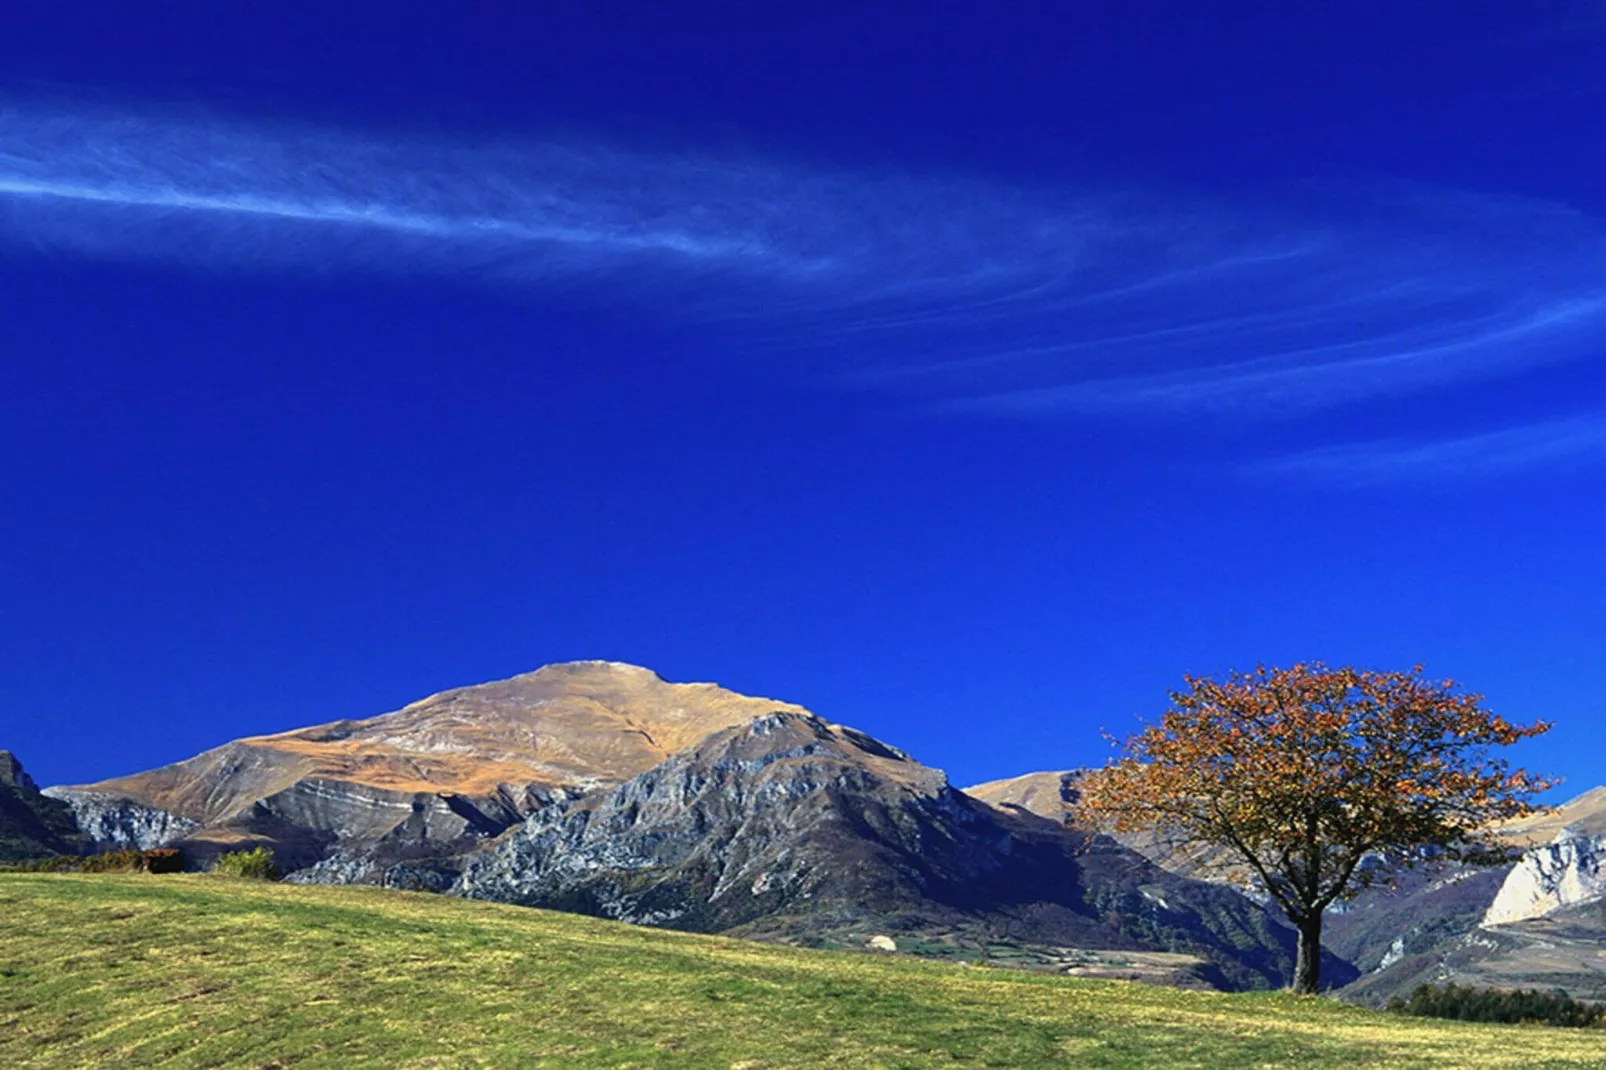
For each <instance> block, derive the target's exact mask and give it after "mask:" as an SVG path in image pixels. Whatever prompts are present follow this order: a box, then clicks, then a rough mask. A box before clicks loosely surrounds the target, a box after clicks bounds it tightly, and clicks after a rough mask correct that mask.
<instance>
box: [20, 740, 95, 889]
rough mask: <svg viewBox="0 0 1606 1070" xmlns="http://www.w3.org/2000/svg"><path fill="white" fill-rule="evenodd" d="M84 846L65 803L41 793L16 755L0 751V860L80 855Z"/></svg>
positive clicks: (83, 839) (84, 841) (83, 841)
mask: <svg viewBox="0 0 1606 1070" xmlns="http://www.w3.org/2000/svg"><path fill="white" fill-rule="evenodd" d="M87 846H88V844H87V841H86V838H85V837H84V835H83V833H82V832H80V831H79V829H78V826H77V824H76V823H75V822H74V821H73V814H72V811H71V810H70V809H69V808H68V807H67V806H66V804H64V803H62V802H60V801H58V800H56V799H51V798H48V797H46V796H45V795H44V794H42V793H41V792H40V791H39V788H38V786H37V785H36V784H34V782H33V778H32V777H30V776H29V775H28V774H27V772H26V771H24V770H23V768H22V763H21V762H20V761H18V760H17V758H16V756H15V755H13V754H12V753H11V752H10V751H3V750H0V862H22V861H26V860H28V859H31V858H48V857H50V856H51V855H61V854H80V853H82V852H83V851H84V850H85V848H86V847H87Z"/></svg>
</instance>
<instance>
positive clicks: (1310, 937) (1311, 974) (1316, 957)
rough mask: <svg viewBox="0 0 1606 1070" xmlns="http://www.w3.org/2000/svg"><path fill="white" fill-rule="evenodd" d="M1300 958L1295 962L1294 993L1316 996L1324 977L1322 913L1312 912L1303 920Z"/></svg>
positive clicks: (1301, 922)
mask: <svg viewBox="0 0 1606 1070" xmlns="http://www.w3.org/2000/svg"><path fill="white" fill-rule="evenodd" d="M1298 929H1299V958H1297V959H1296V960H1295V961H1294V992H1295V993H1297V994H1298V995H1301V996H1314V995H1315V994H1316V990H1317V986H1318V984H1320V982H1321V976H1322V912H1321V911H1320V910H1313V911H1311V912H1310V913H1309V914H1308V915H1307V916H1306V917H1304V918H1303V919H1301V921H1300V922H1299V925H1298Z"/></svg>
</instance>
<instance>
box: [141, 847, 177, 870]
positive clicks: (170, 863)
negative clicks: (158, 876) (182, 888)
mask: <svg viewBox="0 0 1606 1070" xmlns="http://www.w3.org/2000/svg"><path fill="white" fill-rule="evenodd" d="M145 872H147V873H183V872H184V852H183V851H180V850H179V849H178V848H177V847H154V848H152V849H151V850H149V851H146V852H145Z"/></svg>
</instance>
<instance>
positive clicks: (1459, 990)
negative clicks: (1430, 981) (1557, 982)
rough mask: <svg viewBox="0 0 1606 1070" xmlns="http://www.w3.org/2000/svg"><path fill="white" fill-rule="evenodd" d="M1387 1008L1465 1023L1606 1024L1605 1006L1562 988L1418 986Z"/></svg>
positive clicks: (1394, 999) (1397, 997) (1395, 998)
mask: <svg viewBox="0 0 1606 1070" xmlns="http://www.w3.org/2000/svg"><path fill="white" fill-rule="evenodd" d="M1387 1009H1388V1010H1391V1011H1394V1012H1395V1013H1397V1014H1414V1015H1417V1016H1419V1017H1424V1018H1454V1019H1457V1020H1459V1021H1463V1022H1531V1023H1537V1024H1540V1025H1560V1026H1573V1027H1581V1026H1598V1025H1603V1024H1606V1007H1603V1006H1599V1005H1597V1004H1593V1003H1582V1002H1580V1001H1578V1000H1576V999H1573V998H1572V997H1571V996H1569V995H1567V993H1566V992H1564V991H1563V990H1561V989H1559V988H1558V989H1556V990H1555V991H1553V992H1540V991H1537V990H1534V989H1526V988H1520V989H1517V990H1516V991H1514V992H1507V991H1503V990H1501V989H1498V988H1473V987H1472V986H1471V985H1456V984H1447V985H1444V986H1443V987H1442V988H1441V987H1440V986H1438V985H1418V986H1417V987H1416V988H1415V989H1414V990H1413V991H1412V992H1411V995H1410V996H1409V997H1408V998H1406V999H1401V998H1400V997H1399V996H1395V997H1394V998H1393V999H1391V1000H1389V1002H1388V1008H1387Z"/></svg>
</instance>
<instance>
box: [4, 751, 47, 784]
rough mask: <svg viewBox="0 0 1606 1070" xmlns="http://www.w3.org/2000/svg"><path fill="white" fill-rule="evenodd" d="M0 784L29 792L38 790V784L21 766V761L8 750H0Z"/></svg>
mask: <svg viewBox="0 0 1606 1070" xmlns="http://www.w3.org/2000/svg"><path fill="white" fill-rule="evenodd" d="M0 784H3V785H5V786H6V787H8V788H21V789H23V790H24V791H29V792H36V791H38V790H39V785H37V784H35V783H34V782H33V778H32V777H30V776H29V775H28V773H27V771H26V770H24V769H23V768H22V762H21V761H19V760H18V759H17V756H16V755H15V754H12V753H11V752H10V751H8V750H0Z"/></svg>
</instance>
